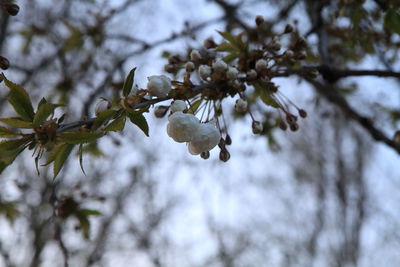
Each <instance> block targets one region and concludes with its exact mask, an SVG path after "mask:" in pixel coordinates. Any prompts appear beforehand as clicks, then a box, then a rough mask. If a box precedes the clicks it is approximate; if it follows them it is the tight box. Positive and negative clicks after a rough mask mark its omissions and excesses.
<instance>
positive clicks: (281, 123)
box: [279, 120, 287, 131]
mask: <svg viewBox="0 0 400 267" xmlns="http://www.w3.org/2000/svg"><path fill="white" fill-rule="evenodd" d="M279 128H281V129H282V130H283V131H286V130H287V124H286V123H285V122H284V121H283V120H279Z"/></svg>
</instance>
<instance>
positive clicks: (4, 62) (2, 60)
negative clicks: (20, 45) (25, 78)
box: [0, 56, 10, 70]
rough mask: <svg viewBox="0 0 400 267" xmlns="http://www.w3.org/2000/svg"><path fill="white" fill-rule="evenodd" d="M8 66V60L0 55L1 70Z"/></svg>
mask: <svg viewBox="0 0 400 267" xmlns="http://www.w3.org/2000/svg"><path fill="white" fill-rule="evenodd" d="M9 67H10V61H8V59H6V58H5V57H2V56H0V68H2V69H3V70H6V69H8V68H9Z"/></svg>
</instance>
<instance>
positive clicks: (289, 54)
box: [283, 49, 294, 58]
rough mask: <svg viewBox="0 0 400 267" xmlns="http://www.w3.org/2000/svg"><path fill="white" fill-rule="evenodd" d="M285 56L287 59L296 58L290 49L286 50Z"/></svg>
mask: <svg viewBox="0 0 400 267" xmlns="http://www.w3.org/2000/svg"><path fill="white" fill-rule="evenodd" d="M283 56H284V57H286V58H292V57H293V56H294V52H293V51H292V50H290V49H288V50H286V51H285V53H283Z"/></svg>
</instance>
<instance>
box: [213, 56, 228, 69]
mask: <svg viewBox="0 0 400 267" xmlns="http://www.w3.org/2000/svg"><path fill="white" fill-rule="evenodd" d="M212 68H213V69H214V70H215V71H218V72H224V71H226V69H227V68H228V65H227V64H226V63H225V61H223V60H222V59H218V60H217V61H215V62H214V63H213V64H212Z"/></svg>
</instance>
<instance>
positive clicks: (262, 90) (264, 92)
mask: <svg viewBox="0 0 400 267" xmlns="http://www.w3.org/2000/svg"><path fill="white" fill-rule="evenodd" d="M253 86H254V88H255V89H256V93H257V95H258V96H259V97H260V99H261V100H262V101H263V102H264V103H265V104H266V105H268V106H271V107H274V108H280V107H281V106H280V105H279V103H278V102H277V101H276V100H275V98H274V96H273V94H272V92H271V91H270V90H269V89H268V88H267V86H263V85H261V84H260V83H258V82H254V83H253Z"/></svg>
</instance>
